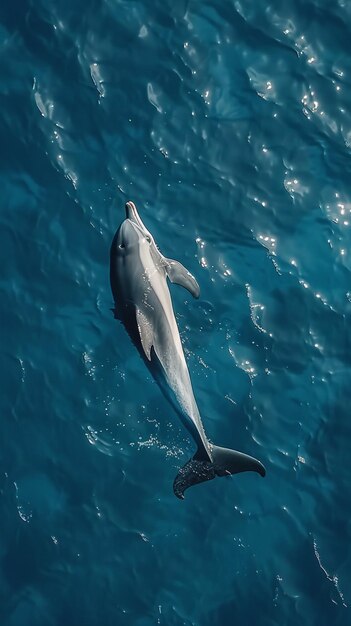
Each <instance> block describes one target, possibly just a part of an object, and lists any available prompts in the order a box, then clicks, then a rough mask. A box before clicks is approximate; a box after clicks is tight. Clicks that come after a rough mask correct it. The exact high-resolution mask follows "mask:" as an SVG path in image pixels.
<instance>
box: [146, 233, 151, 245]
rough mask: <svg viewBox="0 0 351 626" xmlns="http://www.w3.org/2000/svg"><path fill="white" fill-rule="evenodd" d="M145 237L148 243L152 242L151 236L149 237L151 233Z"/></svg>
mask: <svg viewBox="0 0 351 626" xmlns="http://www.w3.org/2000/svg"><path fill="white" fill-rule="evenodd" d="M145 239H146V241H147V242H148V243H151V237H149V235H145Z"/></svg>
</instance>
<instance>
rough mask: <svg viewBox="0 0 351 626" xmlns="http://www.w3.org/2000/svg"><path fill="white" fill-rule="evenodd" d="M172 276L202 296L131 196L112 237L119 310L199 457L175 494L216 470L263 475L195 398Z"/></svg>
mask: <svg viewBox="0 0 351 626" xmlns="http://www.w3.org/2000/svg"><path fill="white" fill-rule="evenodd" d="M167 277H168V278H169V280H170V281H171V282H172V283H178V284H179V285H182V286H183V287H185V289H187V290H188V291H190V293H191V294H192V295H193V296H194V297H195V298H198V297H199V294H200V289H199V285H198V284H197V282H196V280H195V278H194V277H193V276H192V275H191V274H190V272H188V271H187V270H186V269H185V267H183V265H181V263H179V262H178V261H174V260H172V259H167V258H166V257H164V256H163V255H162V254H161V253H160V251H159V250H158V248H157V247H156V244H155V241H154V239H153V237H152V235H151V234H150V233H149V231H148V230H147V229H146V228H145V226H144V224H143V222H142V221H141V219H140V216H139V214H138V211H137V209H136V206H135V204H134V203H133V202H127V203H126V219H125V220H124V221H123V222H122V224H121V225H120V227H119V229H118V230H117V232H116V234H115V236H114V238H113V241H112V245H111V253H110V281H111V289H112V294H113V298H114V302H115V308H114V313H115V317H116V318H117V319H120V320H121V321H122V323H123V324H124V326H125V328H126V330H127V331H128V334H129V335H130V337H131V339H132V341H133V343H134V344H135V346H136V347H137V349H138V351H139V353H140V355H141V357H142V358H143V360H144V362H145V363H146V365H147V367H148V368H149V370H150V372H151V374H152V375H153V377H154V378H155V380H156V382H157V383H158V385H159V386H160V388H161V390H162V391H163V393H164V394H165V396H166V397H167V399H168V400H169V401H170V402H171V404H172V406H173V407H174V409H175V411H176V412H177V413H178V415H179V417H180V419H181V421H182V423H183V424H184V426H185V427H186V428H187V429H188V431H189V432H190V433H191V435H192V437H193V439H194V440H195V443H196V445H197V451H196V453H195V455H194V457H193V458H192V459H191V460H190V461H188V462H187V463H186V464H185V465H184V466H183V467H182V468H181V469H180V471H179V473H178V475H177V477H176V478H175V481H174V484H173V489H174V493H175V495H176V496H177V497H178V498H184V491H185V490H186V489H187V488H188V487H190V486H191V485H195V484H196V483H201V482H203V481H206V480H211V479H212V478H215V476H225V475H226V474H228V475H229V474H236V473H239V472H245V471H255V472H258V473H259V474H261V476H264V475H265V473H266V472H265V468H264V466H263V465H262V463H260V461H258V460H257V459H254V458H253V457H251V456H248V455H247V454H243V453H242V452H237V451H235V450H229V449H227V448H220V447H218V446H215V445H213V444H212V443H210V442H209V441H208V439H207V437H206V434H205V431H204V428H203V425H202V422H201V418H200V414H199V410H198V408H197V405H196V401H195V398H194V394H193V389H192V385H191V381H190V376H189V371H188V368H187V364H186V361H185V357H184V352H183V348H182V343H181V340H180V336H179V331H178V327H177V323H176V320H175V317H174V312H173V306H172V301H171V296H170V293H169V289H168V285H167Z"/></svg>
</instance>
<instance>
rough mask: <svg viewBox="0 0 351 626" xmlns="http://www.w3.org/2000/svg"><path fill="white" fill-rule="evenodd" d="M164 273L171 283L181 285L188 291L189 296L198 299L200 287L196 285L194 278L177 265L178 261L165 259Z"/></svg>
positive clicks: (182, 266) (180, 265) (181, 266)
mask: <svg viewBox="0 0 351 626" xmlns="http://www.w3.org/2000/svg"><path fill="white" fill-rule="evenodd" d="M165 267H166V272H167V276H168V278H169V280H170V281H171V283H176V284H177V285H181V286H182V287H185V289H187V290H188V291H190V293H191V295H192V296H194V298H198V297H199V295H200V287H199V285H198V283H197V280H196V279H195V278H194V276H193V275H192V274H190V272H188V270H187V269H186V268H185V267H184V265H182V264H181V263H179V261H174V260H173V259H166V266H165Z"/></svg>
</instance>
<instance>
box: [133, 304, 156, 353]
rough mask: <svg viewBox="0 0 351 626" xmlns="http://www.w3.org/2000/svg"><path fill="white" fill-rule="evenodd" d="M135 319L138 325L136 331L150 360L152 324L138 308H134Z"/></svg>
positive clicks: (152, 336) (152, 335)
mask: <svg viewBox="0 0 351 626" xmlns="http://www.w3.org/2000/svg"><path fill="white" fill-rule="evenodd" d="M136 320H137V325H138V331H139V335H140V341H141V345H142V346H143V350H144V352H145V355H146V357H147V359H148V360H149V361H151V348H152V345H153V342H154V332H153V328H152V324H151V323H150V321H149V320H148V318H147V317H146V315H145V313H143V312H142V311H141V310H140V309H138V308H137V309H136Z"/></svg>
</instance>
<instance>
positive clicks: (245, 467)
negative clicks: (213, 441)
mask: <svg viewBox="0 0 351 626" xmlns="http://www.w3.org/2000/svg"><path fill="white" fill-rule="evenodd" d="M211 456H212V462H211V461H210V460H209V459H208V458H201V454H199V452H197V453H196V454H195V456H194V457H193V458H192V459H190V461H188V462H187V463H186V464H185V465H183V467H182V468H181V469H180V470H179V472H178V474H177V476H176V478H175V480H174V483H173V491H174V494H175V495H176V496H177V498H181V499H183V498H184V491H185V490H186V489H188V488H189V487H191V486H192V485H197V484H198V483H203V482H205V481H206V480H212V479H213V478H215V477H216V476H229V475H230V474H239V472H258V473H259V474H260V475H261V476H265V475H266V470H265V468H264V466H263V465H262V463H261V462H260V461H258V460H257V459H254V457H252V456H249V455H248V454H244V453H243V452H237V451H236V450H229V448H220V447H219V446H213V445H212V446H211Z"/></svg>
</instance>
